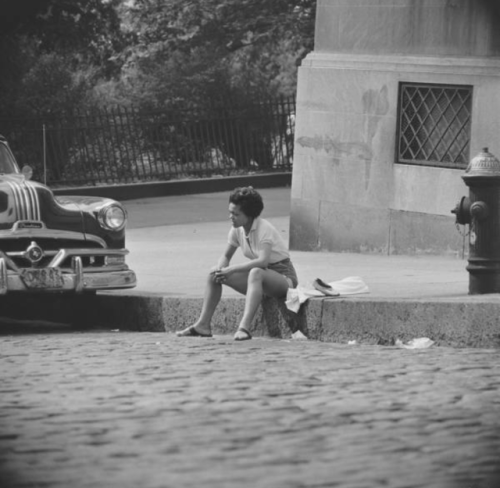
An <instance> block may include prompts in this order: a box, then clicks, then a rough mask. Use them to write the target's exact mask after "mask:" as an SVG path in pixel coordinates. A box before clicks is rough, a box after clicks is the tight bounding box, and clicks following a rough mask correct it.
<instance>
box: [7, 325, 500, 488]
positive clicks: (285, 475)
mask: <svg viewBox="0 0 500 488" xmlns="http://www.w3.org/2000/svg"><path fill="white" fill-rule="evenodd" d="M0 346H1V368H2V384H1V391H0V398H1V413H0V415H1V436H0V447H1V464H0V467H1V468H0V469H1V476H2V478H3V479H0V485H1V486H2V487H5V488H11V487H61V488H62V487H64V488H66V487H74V488H80V487H143V488H153V487H200V486H204V487H214V488H215V487H320V486H321V487H336V486H339V487H357V488H360V487H366V488H376V487H395V488H403V487H407V488H409V487H422V488H423V487H425V488H429V487H436V488H448V487H450V488H452V487H453V488H455V487H460V488H462V487H463V488H497V487H498V486H500V480H499V478H498V477H497V476H498V472H499V462H500V421H499V412H500V394H499V387H500V379H499V378H500V362H499V361H498V359H499V354H500V351H498V350H484V349H448V348H437V347H433V348H430V349H425V350H406V349H398V348H395V347H380V346H363V345H354V346H350V345H341V344H326V343H320V342H314V341H284V340H270V339H264V338H255V339H254V340H252V341H247V342H243V343H235V342H234V341H232V340H231V338H230V337H228V336H219V337H215V338H214V339H198V338H192V339H191V338H189V339H187V338H177V337H175V336H173V335H172V334H166V333H156V334H154V333H125V332H111V331H106V332H84V333H78V332H71V333H36V334H15V335H8V334H4V335H2V336H1V337H0Z"/></svg>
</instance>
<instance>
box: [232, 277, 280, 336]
mask: <svg viewBox="0 0 500 488" xmlns="http://www.w3.org/2000/svg"><path fill="white" fill-rule="evenodd" d="M288 286H289V285H288V282H287V280H286V278H285V277H284V276H283V275H281V274H279V273H277V272H276V271H272V270H269V269H261V268H254V269H252V270H251V271H250V273H249V274H248V286H247V293H246V300H245V310H244V312H243V317H242V319H241V322H240V325H239V326H238V329H239V330H237V331H236V334H235V336H234V338H235V339H236V340H241V339H248V338H249V337H248V335H249V333H247V332H246V331H249V330H250V326H251V324H252V321H253V319H254V317H255V314H256V313H257V310H258V308H259V305H260V304H261V302H262V296H263V294H264V293H265V294H266V295H268V296H272V297H276V298H281V297H283V296H286V293H287V291H288Z"/></svg>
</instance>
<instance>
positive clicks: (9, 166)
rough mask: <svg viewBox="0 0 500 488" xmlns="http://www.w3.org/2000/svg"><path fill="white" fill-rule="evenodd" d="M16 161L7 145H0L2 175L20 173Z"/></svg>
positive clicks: (0, 169)
mask: <svg viewBox="0 0 500 488" xmlns="http://www.w3.org/2000/svg"><path fill="white" fill-rule="evenodd" d="M18 172H19V170H18V168H17V164H16V161H15V159H14V156H13V155H12V153H11V152H10V150H9V148H8V147H7V146H6V145H5V144H1V143H0V173H1V174H7V173H18Z"/></svg>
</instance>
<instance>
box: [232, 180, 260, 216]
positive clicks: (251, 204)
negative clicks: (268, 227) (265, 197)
mask: <svg viewBox="0 0 500 488" xmlns="http://www.w3.org/2000/svg"><path fill="white" fill-rule="evenodd" d="M229 203H233V204H234V205H238V206H239V207H240V209H241V211H242V212H243V213H244V214H245V215H246V216H247V217H250V218H252V219H255V218H256V217H258V216H259V215H260V214H261V212H262V210H263V209H264V202H263V201H262V197H261V196H260V193H259V192H258V191H257V190H254V189H253V188H252V187H251V186H244V187H241V188H235V189H234V190H233V191H232V192H231V194H230V195H229Z"/></svg>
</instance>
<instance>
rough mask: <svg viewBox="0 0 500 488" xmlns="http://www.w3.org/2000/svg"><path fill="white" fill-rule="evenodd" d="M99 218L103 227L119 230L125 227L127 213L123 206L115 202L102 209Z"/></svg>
mask: <svg viewBox="0 0 500 488" xmlns="http://www.w3.org/2000/svg"><path fill="white" fill-rule="evenodd" d="M98 220H99V224H101V227H102V228H104V229H107V230H114V231H119V230H122V229H123V228H124V227H125V224H126V223H127V215H126V213H125V210H124V209H123V208H122V207H120V206H119V205H116V204H113V205H109V206H108V207H105V208H103V209H101V210H100V212H99V215H98Z"/></svg>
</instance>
